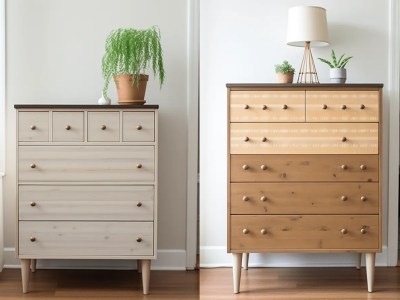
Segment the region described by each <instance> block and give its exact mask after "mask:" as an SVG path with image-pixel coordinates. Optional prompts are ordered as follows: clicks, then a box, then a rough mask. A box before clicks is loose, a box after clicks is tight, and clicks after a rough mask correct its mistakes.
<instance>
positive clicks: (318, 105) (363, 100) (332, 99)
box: [306, 91, 380, 122]
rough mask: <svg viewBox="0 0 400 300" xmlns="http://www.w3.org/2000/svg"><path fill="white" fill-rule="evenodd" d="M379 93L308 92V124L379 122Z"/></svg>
mask: <svg viewBox="0 0 400 300" xmlns="http://www.w3.org/2000/svg"><path fill="white" fill-rule="evenodd" d="M379 98H380V93H379V91H307V92H306V119H307V122H379Z"/></svg>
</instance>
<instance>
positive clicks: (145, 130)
mask: <svg viewBox="0 0 400 300" xmlns="http://www.w3.org/2000/svg"><path fill="white" fill-rule="evenodd" d="M122 119H123V124H122V140H123V141H124V142H154V112H123V113H122Z"/></svg>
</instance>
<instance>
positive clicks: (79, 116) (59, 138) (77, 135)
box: [53, 111, 84, 142]
mask: <svg viewBox="0 0 400 300" xmlns="http://www.w3.org/2000/svg"><path fill="white" fill-rule="evenodd" d="M83 131H84V126H83V111H78V112H64V111H63V112H53V141H54V142H83V139H84V134H83Z"/></svg>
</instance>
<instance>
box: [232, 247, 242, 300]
mask: <svg viewBox="0 0 400 300" xmlns="http://www.w3.org/2000/svg"><path fill="white" fill-rule="evenodd" d="M232 256H233V268H232V269H233V292H234V293H235V294H238V293H239V292H240V275H241V272H242V253H232Z"/></svg>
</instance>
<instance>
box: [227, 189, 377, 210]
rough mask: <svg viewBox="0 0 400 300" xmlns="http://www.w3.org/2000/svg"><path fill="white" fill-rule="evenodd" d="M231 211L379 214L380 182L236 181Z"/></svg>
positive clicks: (231, 195) (232, 194)
mask: <svg viewBox="0 0 400 300" xmlns="http://www.w3.org/2000/svg"><path fill="white" fill-rule="evenodd" d="M230 197H231V202H230V205H231V214H266V215H274V214H378V213H379V185H378V183H372V182H368V183H326V182H325V183H232V184H231V193H230Z"/></svg>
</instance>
